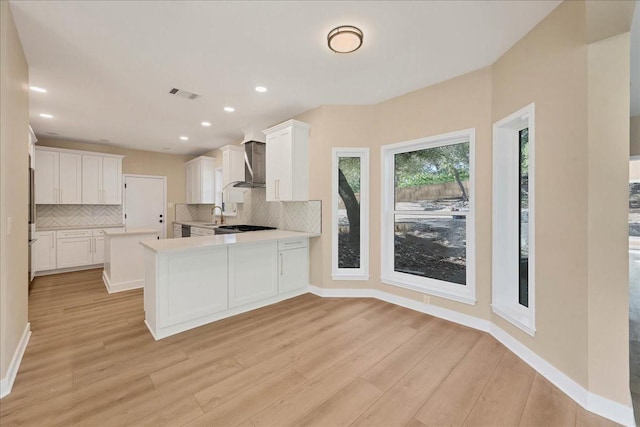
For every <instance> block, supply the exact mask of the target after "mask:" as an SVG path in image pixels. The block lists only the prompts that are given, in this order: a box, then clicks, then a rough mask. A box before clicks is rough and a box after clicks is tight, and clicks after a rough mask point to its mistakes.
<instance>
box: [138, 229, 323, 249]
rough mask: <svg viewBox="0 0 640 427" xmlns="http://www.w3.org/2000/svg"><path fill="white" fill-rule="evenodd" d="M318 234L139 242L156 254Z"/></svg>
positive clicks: (253, 234) (280, 232)
mask: <svg viewBox="0 0 640 427" xmlns="http://www.w3.org/2000/svg"><path fill="white" fill-rule="evenodd" d="M318 236H320V234H318V233H305V232H301V231H287V230H262V231H248V232H246V233H237V234H218V235H214V236H198V237H188V238H182V239H161V240H149V241H144V242H140V244H141V245H143V246H144V247H146V248H148V249H151V250H152V251H154V252H156V253H168V252H182V251H189V250H192V249H203V248H209V247H213V246H224V245H237V244H243V243H257V242H265V241H269V240H281V239H295V238H300V237H318Z"/></svg>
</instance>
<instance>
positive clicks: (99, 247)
mask: <svg viewBox="0 0 640 427" xmlns="http://www.w3.org/2000/svg"><path fill="white" fill-rule="evenodd" d="M91 243H92V246H93V256H92V257H91V263H92V264H104V236H94V237H92V242H91Z"/></svg>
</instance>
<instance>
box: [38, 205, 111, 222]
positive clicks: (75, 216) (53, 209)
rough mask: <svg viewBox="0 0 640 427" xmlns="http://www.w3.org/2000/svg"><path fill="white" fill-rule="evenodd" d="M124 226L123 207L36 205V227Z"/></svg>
mask: <svg viewBox="0 0 640 427" xmlns="http://www.w3.org/2000/svg"><path fill="white" fill-rule="evenodd" d="M117 224H122V205H36V227H58V226H65V225H117Z"/></svg>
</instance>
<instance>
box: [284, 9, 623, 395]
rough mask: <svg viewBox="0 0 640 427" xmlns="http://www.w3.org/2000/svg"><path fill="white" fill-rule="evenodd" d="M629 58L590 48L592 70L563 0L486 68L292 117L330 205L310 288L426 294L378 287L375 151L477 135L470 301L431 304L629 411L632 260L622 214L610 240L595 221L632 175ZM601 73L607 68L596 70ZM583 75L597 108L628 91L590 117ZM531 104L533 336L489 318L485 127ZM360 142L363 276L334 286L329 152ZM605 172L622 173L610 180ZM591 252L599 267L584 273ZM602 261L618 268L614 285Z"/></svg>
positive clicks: (315, 188)
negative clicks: (490, 330) (466, 132)
mask: <svg viewBox="0 0 640 427" xmlns="http://www.w3.org/2000/svg"><path fill="white" fill-rule="evenodd" d="M623 38H624V37H623ZM603 43H605V42H603ZM608 47H610V48H611V49H608ZM623 50H624V49H623V46H622V44H621V42H619V41H618V42H615V43H613V44H612V45H607V44H606V43H605V44H603V45H601V46H598V47H593V50H592V52H593V56H592V57H591V58H592V60H593V62H592V64H593V65H594V67H593V68H589V66H588V65H589V62H588V59H589V56H588V53H589V50H588V45H587V19H586V6H585V3H584V2H581V1H574V2H564V3H562V4H561V5H560V6H559V7H558V8H557V9H556V10H555V11H554V12H553V13H551V14H550V15H549V16H548V17H547V18H545V19H544V20H543V21H542V22H541V23H540V24H539V25H537V26H536V27H535V28H534V29H533V30H532V31H530V32H529V33H528V34H527V35H526V36H525V37H524V38H523V39H521V40H520V41H519V42H518V43H517V44H516V45H514V46H513V47H512V48H511V49H510V50H509V51H508V52H507V53H506V54H505V55H503V56H502V57H501V58H500V59H499V60H498V61H496V62H495V63H494V64H493V65H492V66H491V67H488V68H485V69H482V70H478V71H475V72H472V73H469V74H466V75H463V76H460V77H457V78H455V79H452V80H449V81H446V82H444V83H441V84H438V85H434V86H431V87H427V88H424V89H421V90H418V91H415V92H412V93H409V94H406V95H403V96H400V97H397V98H394V99H391V100H389V101H386V102H383V103H381V104H378V105H374V106H324V107H320V108H317V109H314V110H311V111H308V112H306V113H303V114H300V115H298V116H297V117H296V119H298V120H302V121H304V122H307V123H309V124H310V125H311V137H310V156H309V157H310V161H309V170H310V176H311V182H310V197H311V198H313V199H320V200H322V201H323V208H324V215H323V231H324V232H323V236H322V237H321V238H319V239H314V241H313V243H312V247H311V283H312V284H313V285H316V286H320V287H325V288H373V289H380V290H383V291H386V292H389V293H392V294H395V295H400V296H405V297H408V298H412V299H415V300H419V301H421V300H422V294H420V293H417V292H412V291H408V290H405V289H401V288H398V287H394V286H389V285H385V284H382V283H380V280H379V277H380V232H379V230H380V209H379V206H380V202H381V201H380V193H381V192H380V190H381V188H380V146H382V145H385V144H391V143H395V142H401V141H407V140H411V139H415V138H420V137H426V136H431V135H437V134H441V133H446V132H451V131H455V130H462V129H467V128H475V129H476V249H477V252H476V283H477V300H478V302H477V303H476V305H475V306H470V305H466V304H462V303H457V302H453V301H450V300H445V299H441V298H437V297H433V296H432V297H430V301H431V304H435V305H437V306H441V307H445V308H448V309H451V310H455V311H457V312H460V313H465V314H470V315H473V316H476V317H479V318H483V319H488V320H491V321H492V322H494V323H496V324H497V325H498V326H500V327H501V328H503V329H504V330H506V331H507V332H508V333H509V334H510V335H511V336H513V337H515V338H516V339H517V340H518V341H520V342H522V343H523V344H524V345H526V346H527V347H529V348H530V349H531V350H533V351H534V352H535V353H537V354H538V355H539V356H540V357H542V358H543V359H545V360H546V361H548V362H549V363H551V364H552V365H553V366H555V367H556V368H558V369H559V370H561V371H562V372H564V373H565V374H567V375H568V376H569V377H570V378H572V379H573V380H575V381H576V382H578V383H579V384H580V385H582V386H583V387H585V388H589V389H593V391H594V392H596V393H598V394H600V395H602V396H604V397H607V398H609V399H612V400H615V401H618V402H621V403H623V404H628V403H629V388H628V384H627V381H628V362H627V359H626V357H627V353H626V352H627V339H628V338H627V336H626V334H627V331H628V329H627V327H628V326H627V310H626V304H627V296H626V295H627V294H626V291H625V287H626V284H625V283H623V282H624V281H623V279H624V277H626V276H625V275H626V274H627V271H626V268H625V267H624V265H623V264H625V263H626V259H627V258H626V255H625V253H624V251H625V250H626V241H625V242H624V243H623V244H621V240H620V236H621V235H622V234H621V231H622V229H623V227H625V226H626V219H620V221H619V222H617V223H616V225H615V227H612V235H607V233H606V232H604V231H605V228H604V227H601V226H600V228H599V229H597V230H595V225H596V224H598V225H601V224H602V223H603V219H602V218H601V217H600V215H601V214H602V212H600V211H599V210H598V208H597V201H598V199H597V197H600V196H602V195H603V193H604V192H605V191H606V190H605V187H606V185H607V184H608V185H611V186H614V187H615V191H608V192H607V200H608V202H610V204H611V205H608V206H613V210H614V212H613V215H614V216H615V217H620V218H622V213H625V215H626V208H624V206H623V203H626V193H625V194H623V193H624V192H625V191H626V182H625V184H624V185H623V184H621V182H622V179H621V177H622V175H624V176H625V177H626V173H627V166H626V165H627V161H628V159H627V160H624V161H622V160H621V158H622V157H621V154H620V153H621V145H620V141H621V138H623V137H624V133H625V130H624V129H622V130H621V129H620V127H621V126H620V120H621V118H622V119H623V120H628V111H627V113H626V117H627V119H625V115H624V113H623V112H621V110H620V106H621V105H622V104H624V101H625V99H627V101H628V80H629V79H628V72H627V75H626V76H625V75H624V74H623V73H622V72H621V70H622V69H621V68H620V67H621V64H622V63H623V62H624V60H625V53H624V52H623ZM626 60H627V61H628V52H627V53H626ZM596 64H599V66H600V65H607V66H606V67H604V68H601V69H600V68H598V67H595V65H596ZM590 69H591V70H592V71H594V72H596V74H593V75H592V77H593V79H592V80H591V83H593V86H592V92H593V97H592V100H594V101H595V102H598V101H596V100H598V98H599V96H600V95H602V93H601V92H598V93H596V92H597V89H599V90H601V89H602V88H604V87H607V86H608V85H609V84H610V83H611V84H612V87H615V91H616V94H618V91H621V90H622V88H623V87H625V84H626V90H627V93H626V95H622V94H621V96H611V97H608V98H607V99H606V101H607V102H601V105H599V106H598V107H597V108H595V109H593V110H591V111H589V110H588V105H589V104H588V93H589V92H588V87H589V86H588V84H589V79H588V71H589V70H590ZM597 70H599V71H597ZM596 79H603V80H596ZM613 80H615V83H612V82H613ZM625 96H626V98H625ZM532 102H534V103H535V107H536V142H535V143H536V147H535V150H536V151H535V161H536V194H535V197H536V199H535V200H536V253H535V256H536V302H537V309H536V328H537V331H536V335H535V337H531V336H529V335H528V334H526V333H524V332H523V331H521V330H520V329H518V328H516V327H514V326H513V325H512V324H510V323H508V322H506V321H504V320H503V319H502V318H501V317H498V316H496V315H494V314H492V313H491V309H490V303H491V209H492V192H491V187H492V184H491V181H492V156H491V150H492V139H491V138H492V124H493V123H494V122H496V121H498V120H500V119H502V118H504V117H506V116H507V115H509V114H511V113H513V112H514V111H516V110H518V109H520V108H522V107H524V106H526V105H528V104H530V103H532ZM627 109H628V102H627ZM589 113H591V117H592V118H593V123H594V124H596V123H602V122H606V123H607V126H605V127H603V128H600V129H598V130H597V131H596V130H594V131H593V132H592V134H591V135H590V134H589V130H590V128H589V126H588V120H589V117H590V116H589ZM622 128H625V127H624V126H622ZM597 132H601V133H602V132H604V133H606V135H607V138H609V139H610V140H608V142H607V144H614V145H615V147H614V148H612V151H611V152H609V153H603V152H601V150H604V149H605V148H606V147H607V145H605V144H600V145H598V144H596V143H595V141H596V140H600V139H601V137H604V135H602V134H600V135H598V134H597ZM627 140H628V138H627ZM354 146H368V147H370V148H371V156H370V162H371V163H370V170H371V177H370V187H371V211H370V227H371V229H370V275H371V279H370V280H368V281H362V282H360V281H350V282H336V281H333V280H332V279H331V236H330V229H331V214H330V212H331V176H330V174H331V148H332V147H354ZM624 148H625V149H626V143H625V145H624ZM600 156H603V157H602V158H603V159H606V161H605V162H603V164H602V165H599V166H598V167H593V165H592V164H591V163H590V160H591V161H592V162H596V161H597V159H598V157H600ZM621 162H622V163H621ZM590 166H591V167H592V169H591V170H590V169H589V168H590ZM607 169H614V170H616V173H614V174H611V175H610V176H609V175H607V173H606V170H607ZM625 179H626V178H625ZM590 196H591V197H592V198H593V199H592V200H591V204H590V199H589V198H590ZM625 218H626V217H625ZM590 224H591V225H592V226H593V227H592V228H589V225H590ZM606 230H608V225H607V228H606ZM589 245H592V246H591V247H590V246H589ZM589 256H592V257H594V256H600V257H602V258H601V259H600V260H598V262H597V263H594V265H593V266H592V267H591V268H590V267H589V260H590V258H589ZM607 265H608V266H609V267H610V268H615V269H616V271H615V274H611V275H610V278H611V280H610V282H607V279H606V272H605V267H606V266H607ZM612 266H613V267H612ZM607 291H610V292H607ZM612 348H615V350H614V351H609V352H608V353H607V350H611V349H612Z"/></svg>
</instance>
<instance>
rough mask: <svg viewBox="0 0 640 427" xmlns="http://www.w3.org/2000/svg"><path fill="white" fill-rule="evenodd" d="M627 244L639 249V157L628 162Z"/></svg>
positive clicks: (633, 157)
mask: <svg viewBox="0 0 640 427" xmlns="http://www.w3.org/2000/svg"><path fill="white" fill-rule="evenodd" d="M629 177H630V179H629V244H630V246H633V247H634V248H637V247H640V156H632V157H631V161H630V162H629Z"/></svg>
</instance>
